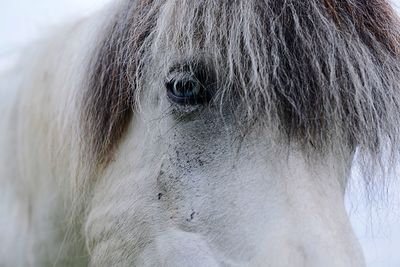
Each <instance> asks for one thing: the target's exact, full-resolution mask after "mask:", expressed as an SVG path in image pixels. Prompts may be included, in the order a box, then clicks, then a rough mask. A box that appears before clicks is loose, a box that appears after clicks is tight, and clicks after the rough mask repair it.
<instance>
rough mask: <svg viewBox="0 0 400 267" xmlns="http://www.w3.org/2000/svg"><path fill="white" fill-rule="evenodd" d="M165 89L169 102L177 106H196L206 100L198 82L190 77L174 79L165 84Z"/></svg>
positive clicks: (205, 95) (203, 90)
mask: <svg viewBox="0 0 400 267" xmlns="http://www.w3.org/2000/svg"><path fill="white" fill-rule="evenodd" d="M166 88H167V94H168V97H169V98H170V100H171V101H173V102H175V103H178V104H184V105H196V104H203V103H204V102H206V101H207V100H208V99H207V93H206V91H205V89H204V88H203V86H202V85H201V83H200V81H199V80H197V78H196V77H193V76H192V75H183V76H180V77H179V76H178V77H175V78H174V79H171V80H170V81H168V82H167V83H166Z"/></svg>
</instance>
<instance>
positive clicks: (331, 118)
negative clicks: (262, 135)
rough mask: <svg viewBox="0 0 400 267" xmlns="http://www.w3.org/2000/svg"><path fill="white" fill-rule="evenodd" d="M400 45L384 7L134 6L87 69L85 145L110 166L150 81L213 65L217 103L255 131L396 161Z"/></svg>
mask: <svg viewBox="0 0 400 267" xmlns="http://www.w3.org/2000/svg"><path fill="white" fill-rule="evenodd" d="M399 40H400V34H399V23H398V17H397V16H396V14H395V12H394V11H393V9H392V8H391V6H390V5H389V3H388V2H387V1H385V0H358V1H351V0H307V1H298V0H235V1H225V0H218V1H217V0H204V1H189V0H179V1H174V0H159V1H156V0H146V1H145V0H141V1H140V0H137V1H126V2H124V5H123V6H122V7H121V9H120V11H119V12H118V13H117V14H116V15H115V17H114V18H113V19H112V21H111V22H110V27H109V29H108V30H107V31H106V32H105V35H104V40H103V41H102V43H101V45H100V47H99V48H98V49H97V52H96V54H95V55H93V60H92V63H91V64H90V67H89V78H88V86H87V91H86V92H85V97H84V100H83V103H84V105H83V113H82V114H83V116H82V125H83V128H84V133H85V137H86V140H87V141H88V143H89V147H90V149H91V150H90V151H91V153H93V154H94V155H95V157H96V159H97V160H98V161H99V162H105V161H107V160H108V159H109V155H111V154H112V151H113V149H114V148H115V146H116V145H117V143H118V140H119V139H120V138H121V137H122V135H123V133H124V131H125V129H126V128H127V125H128V124H129V121H130V119H131V116H132V112H133V110H134V107H135V106H136V105H135V103H134V102H135V101H134V100H135V99H136V98H137V95H138V94H140V92H141V91H142V90H146V89H145V88H144V86H142V85H143V84H144V83H145V82H144V81H145V79H149V77H148V75H146V74H148V73H151V70H159V69H160V68H161V70H162V71H164V72H163V73H160V74H164V73H167V72H168V68H170V66H171V65H172V64H174V63H176V62H179V61H182V60H190V59H193V58H204V59H205V60H206V61H207V62H209V63H208V64H209V65H210V68H212V69H213V72H214V73H215V75H216V79H217V84H218V86H217V87H218V88H219V91H218V94H217V96H216V98H218V99H219V100H220V101H226V102H228V103H233V104H232V106H235V107H236V110H235V111H234V112H237V113H240V114H246V120H247V121H259V122H262V123H265V124H266V125H269V126H270V127H271V128H274V129H277V130H278V132H279V133H280V135H281V136H283V137H284V138H285V139H286V138H287V139H288V140H296V142H298V143H300V144H302V145H303V146H304V147H305V148H311V149H313V150H316V151H326V150H329V149H332V148H334V147H336V146H337V145H340V146H346V147H351V148H355V147H356V146H358V147H360V149H361V150H363V151H364V152H367V153H368V154H370V155H378V154H379V153H380V152H381V148H382V146H386V145H387V141H389V142H390V145H391V146H392V147H393V151H394V150H395V149H397V148H398V144H399V142H398V139H399V127H400V88H399V81H398V79H399V77H400V64H399V63H400V61H399ZM160 62H161V63H162V64H160ZM157 64H158V65H157ZM160 65H162V66H160ZM157 75H158V74H156V75H154V76H155V77H156V76H157ZM160 76H161V75H160ZM158 89H159V88H158ZM215 102H218V101H217V100H216V101H215Z"/></svg>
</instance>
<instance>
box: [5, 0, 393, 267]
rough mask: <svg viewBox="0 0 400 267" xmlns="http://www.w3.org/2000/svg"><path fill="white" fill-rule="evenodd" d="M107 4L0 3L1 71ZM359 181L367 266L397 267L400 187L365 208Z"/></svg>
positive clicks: (75, 0)
mask: <svg viewBox="0 0 400 267" xmlns="http://www.w3.org/2000/svg"><path fill="white" fill-rule="evenodd" d="M109 1H110V0H36V1H33V0H0V71H1V70H2V69H5V68H8V67H9V66H10V65H12V64H13V62H14V61H15V60H16V59H17V57H18V52H19V51H20V50H21V49H28V48H26V47H27V44H29V43H30V42H32V41H33V40H35V39H36V38H40V36H41V33H43V32H46V31H48V29H49V28H50V27H51V26H52V25H58V24H60V23H63V22H65V21H68V20H72V19H74V18H76V17H82V16H87V15H89V14H90V13H93V12H94V11H95V10H96V9H98V8H101V7H102V6H104V4H105V3H106V2H109ZM299 1H300V0H299ZM301 1H303V0H301ZM392 4H393V5H394V6H395V8H396V9H397V10H398V11H399V12H400V0H393V1H392ZM399 82H400V77H399ZM399 116H400V114H399ZM358 180H359V175H357V174H355V175H354V183H353V186H352V189H351V190H350V191H349V193H348V195H347V198H348V199H347V206H348V210H349V214H350V217H351V220H352V223H353V225H354V228H355V230H356V233H357V235H358V237H359V239H360V242H361V245H362V247H363V249H364V253H365V256H366V260H367V266H368V267H400V201H399V200H400V197H399V196H400V189H399V185H400V184H399V183H397V186H396V185H395V184H393V185H391V188H392V190H390V191H389V193H388V197H387V199H385V198H383V199H380V202H379V201H378V203H375V204H374V205H372V206H371V205H368V204H367V205H365V203H366V202H367V201H365V200H364V198H363V195H362V193H360V190H359V189H358V187H357V184H358ZM394 188H396V189H394ZM0 242H1V241H0ZM321 267H323V266H321Z"/></svg>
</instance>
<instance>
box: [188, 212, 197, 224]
mask: <svg viewBox="0 0 400 267" xmlns="http://www.w3.org/2000/svg"><path fill="white" fill-rule="evenodd" d="M194 215H196V212H194V211H193V212H192V213H191V214H190V218H189V219H186V221H188V222H191V221H193V219H194Z"/></svg>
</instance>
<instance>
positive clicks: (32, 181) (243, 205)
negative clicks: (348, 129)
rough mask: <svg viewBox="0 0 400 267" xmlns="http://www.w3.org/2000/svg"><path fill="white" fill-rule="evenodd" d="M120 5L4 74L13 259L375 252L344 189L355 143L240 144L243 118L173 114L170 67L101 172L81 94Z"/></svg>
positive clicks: (325, 261)
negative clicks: (316, 146)
mask: <svg viewBox="0 0 400 267" xmlns="http://www.w3.org/2000/svg"><path fill="white" fill-rule="evenodd" d="M107 15H108V11H107V12H105V11H104V12H103V13H100V14H98V15H97V16H94V17H93V18H91V19H87V20H83V21H80V22H78V23H76V24H74V25H72V26H69V27H65V28H60V29H57V34H55V35H51V36H50V37H48V39H46V40H44V41H43V42H42V43H39V44H36V45H35V46H34V47H33V49H40V51H39V52H36V51H35V53H32V55H30V54H29V55H26V56H25V57H24V61H23V62H21V63H20V64H21V65H19V67H18V68H17V69H15V70H14V71H13V72H12V75H8V74H7V75H4V76H2V77H1V80H0V86H1V87H0V101H1V102H0V108H1V109H0V110H1V116H2V120H1V121H0V144H1V151H0V182H1V184H2V187H1V189H0V191H1V197H2V198H3V197H4V198H5V199H6V200H5V201H3V199H2V200H1V202H0V203H1V204H0V229H2V231H1V233H0V238H1V240H2V242H1V243H0V249H1V250H0V257H1V258H0V266H10V267H11V266H13V267H14V266H86V265H90V266H210V267H212V266H274V267H291V266H310V267H315V266H324V267H349V266H352V267H360V266H364V260H363V256H362V254H361V250H360V248H359V245H358V242H357V240H356V239H355V237H354V234H353V232H352V229H351V227H350V224H349V221H348V218H347V215H346V213H345V209H344V203H343V196H344V191H345V187H346V184H347V176H348V172H349V168H350V164H348V162H351V160H352V156H351V152H350V151H349V153H348V155H347V157H346V158H345V159H342V158H340V157H339V156H338V155H336V154H334V153H331V154H327V155H326V156H325V157H324V158H320V159H318V160H315V159H308V158H307V157H306V156H305V155H304V154H303V153H301V151H300V149H299V148H298V147H296V146H293V147H291V148H290V149H289V150H288V149H287V146H288V145H287V144H280V143H276V142H274V141H272V140H274V139H273V138H269V137H270V135H271V132H273V131H272V129H268V128H255V129H254V130H253V131H252V132H251V133H249V134H248V135H247V136H246V137H245V138H244V140H243V142H242V144H241V149H240V151H239V152H238V150H237V146H236V145H237V144H236V143H235V137H236V136H235V134H236V133H237V129H236V128H235V127H234V126H233V124H232V123H230V122H231V121H230V120H232V118H226V120H224V121H220V120H218V119H215V118H214V117H213V116H214V115H215V114H213V113H212V112H211V111H208V110H206V111H204V112H203V113H201V115H199V114H198V113H196V112H195V111H193V112H194V113H193V114H195V115H194V119H193V120H190V121H186V122H181V123H179V124H177V123H176V122H175V121H174V119H173V118H172V116H171V115H165V112H164V111H165V110H170V109H171V105H170V103H169V102H168V101H167V100H166V99H164V98H162V96H163V94H162V92H163V91H162V90H163V88H162V84H161V83H160V81H161V80H163V77H160V80H155V81H152V82H151V83H150V85H148V86H153V87H154V88H153V90H151V92H154V91H157V88H160V90H159V91H158V93H159V96H160V99H161V100H160V102H159V105H158V106H151V105H150V104H147V105H145V106H142V108H141V111H140V113H137V114H135V116H134V118H133V119H132V123H131V124H130V126H129V129H128V130H127V133H126V134H125V135H124V138H123V139H122V140H121V143H120V145H119V146H118V149H117V151H116V152H115V155H114V157H113V159H112V162H111V163H109V165H108V166H107V167H106V169H105V170H102V171H99V170H97V172H96V177H95V178H96V179H92V180H91V179H89V178H93V177H87V176H88V175H91V174H92V172H91V171H92V170H87V169H85V162H80V161H79V158H80V157H79V152H80V149H79V147H77V146H78V145H79V144H80V140H78V139H79V138H81V137H79V136H80V135H79V134H80V133H79V129H80V127H79V126H78V124H79V123H78V122H79V118H80V114H79V109H78V104H77V103H78V102H79V97H80V96H81V91H82V88H81V85H82V83H81V81H82V79H84V76H85V74H86V72H85V71H86V69H85V66H86V65H87V58H86V56H87V55H90V52H91V51H90V50H91V49H93V43H96V42H97V41H98V39H97V36H99V35H100V34H101V33H102V29H103V28H102V27H101V25H102V24H101V22H102V21H103V20H104V18H105V17H107ZM21 70H22V72H21ZM13 76H15V77H17V76H18V77H17V78H16V81H17V82H16V83H15V84H14V83H13V82H11V80H10V79H12V78H11V77H13ZM149 103H151V102H150V101H149ZM175 109H176V110H175V111H177V112H181V110H180V109H179V108H175ZM184 112H187V111H184ZM177 151H178V152H179V153H180V156H178V155H176V152H177ZM286 151H290V153H286ZM183 155H184V156H183ZM341 156H343V155H342V154H341ZM200 161H201V162H202V164H199V162H200ZM203 163H204V165H203ZM82 180H85V182H84V183H83V184H82V183H81V182H82ZM77 185H79V186H80V187H85V189H87V190H86V191H87V192H85V194H83V193H82V194H80V192H76V191H78V190H76V188H77ZM79 186H78V187H79ZM78 189H83V188H78ZM3 229H5V230H3ZM4 240H5V242H4Z"/></svg>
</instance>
